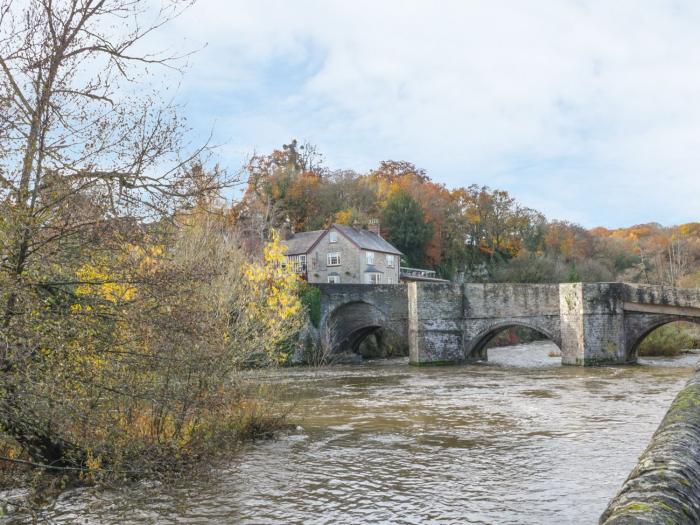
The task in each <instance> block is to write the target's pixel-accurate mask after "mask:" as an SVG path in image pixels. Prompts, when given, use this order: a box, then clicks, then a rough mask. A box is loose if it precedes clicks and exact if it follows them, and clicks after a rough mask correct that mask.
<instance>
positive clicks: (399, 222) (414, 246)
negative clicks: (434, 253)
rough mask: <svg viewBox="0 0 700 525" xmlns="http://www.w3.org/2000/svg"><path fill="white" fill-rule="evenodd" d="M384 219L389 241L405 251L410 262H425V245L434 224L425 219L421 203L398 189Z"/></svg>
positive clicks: (412, 263)
mask: <svg viewBox="0 0 700 525" xmlns="http://www.w3.org/2000/svg"><path fill="white" fill-rule="evenodd" d="M382 220H383V224H384V226H385V227H386V229H387V231H388V232H389V241H391V243H392V244H393V245H394V246H396V247H397V248H398V249H399V250H401V251H402V252H403V253H404V255H405V256H406V259H407V261H408V264H409V265H411V266H421V265H422V264H424V261H425V247H426V245H427V244H428V241H430V238H431V237H432V235H433V226H432V224H430V223H429V222H427V221H426V220H425V216H424V215H423V210H422V208H421V206H420V204H419V203H418V202H417V201H416V200H415V199H414V198H413V197H411V195H409V194H408V192H406V191H403V190H401V191H398V192H396V193H395V194H394V195H392V196H391V198H390V199H389V201H388V202H387V205H386V208H385V209H384V217H383V219H382Z"/></svg>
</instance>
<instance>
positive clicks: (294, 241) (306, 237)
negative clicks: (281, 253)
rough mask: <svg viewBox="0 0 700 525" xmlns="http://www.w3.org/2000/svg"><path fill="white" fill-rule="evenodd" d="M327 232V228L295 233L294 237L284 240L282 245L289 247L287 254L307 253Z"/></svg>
mask: <svg viewBox="0 0 700 525" xmlns="http://www.w3.org/2000/svg"><path fill="white" fill-rule="evenodd" d="M325 232H326V230H316V231H312V232H299V233H295V234H294V236H293V237H291V238H289V239H285V240H284V241H282V245H284V246H286V247H287V251H286V252H285V255H300V254H303V253H307V252H308V251H309V250H310V249H311V247H312V246H313V245H314V244H315V243H316V241H317V240H318V239H319V237H321V235H323V234H324V233H325Z"/></svg>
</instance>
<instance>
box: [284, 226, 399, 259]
mask: <svg viewBox="0 0 700 525" xmlns="http://www.w3.org/2000/svg"><path fill="white" fill-rule="evenodd" d="M331 228H334V229H336V230H338V231H339V232H340V233H342V234H343V235H344V236H345V237H347V238H348V239H350V241H351V242H352V243H353V244H355V245H356V246H357V247H358V248H360V249H361V250H370V251H373V252H382V253H391V254H393V255H398V256H401V255H403V254H402V253H401V252H400V251H399V250H397V249H396V248H395V247H394V246H393V245H392V244H391V243H389V242H388V241H386V240H384V239H382V238H381V237H380V236H379V235H377V234H376V233H373V232H371V231H369V230H360V229H357V228H352V227H351V226H344V225H342V224H333V226H331ZM328 230H330V228H329V229H328ZM328 230H316V231H311V232H299V233H295V234H294V236H292V237H291V238H289V239H286V240H284V241H282V244H283V245H284V246H286V247H287V252H286V255H300V254H303V253H308V252H309V251H310V250H311V248H313V247H314V245H315V244H316V243H317V242H318V241H319V240H320V239H321V237H322V236H323V235H324V234H325V233H326V232H328Z"/></svg>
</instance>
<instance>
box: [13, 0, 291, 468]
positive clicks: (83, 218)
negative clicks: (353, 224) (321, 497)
mask: <svg viewBox="0 0 700 525" xmlns="http://www.w3.org/2000/svg"><path fill="white" fill-rule="evenodd" d="M187 4H188V2H180V1H171V2H165V3H163V4H162V6H161V8H160V10H157V11H156V12H155V13H154V12H153V11H152V9H153V7H152V5H151V4H150V3H147V2H144V1H138V0H63V1H51V0H37V1H35V2H25V3H16V4H15V3H12V2H2V3H0V374H2V375H1V376H0V437H3V438H7V437H9V438H12V439H13V440H14V441H15V442H16V443H18V444H19V445H20V448H21V449H22V450H23V451H24V453H25V454H27V455H28V457H29V459H30V460H31V461H32V462H34V463H35V464H40V465H44V466H45V467H47V468H50V469H65V470H66V471H67V472H81V473H84V472H92V471H98V472H117V473H121V474H120V475H122V474H125V473H127V474H128V475H138V473H140V472H143V471H144V470H147V469H148V467H147V465H148V466H150V467H154V466H156V465H160V467H163V468H165V467H167V466H168V465H172V463H173V460H174V458H176V457H178V458H181V459H182V458H186V457H189V458H196V457H198V455H200V454H202V453H203V452H204V451H205V450H206V446H205V445H206V440H208V439H210V438H212V437H213V436H215V435H216V434H217V432H218V431H219V430H221V431H223V430H226V428H230V427H228V426H227V425H229V424H230V422H231V417H232V409H233V407H234V406H235V405H233V404H229V403H228V402H229V401H231V400H233V399H234V398H235V396H236V395H240V394H236V392H238V390H237V388H238V387H237V386H236V385H233V384H232V383H231V378H230V376H229V375H228V372H229V371H230V370H231V369H232V368H233V367H235V366H236V363H237V362H238V361H239V359H238V358H237V357H236V355H237V352H238V351H239V350H240V349H242V348H250V346H248V345H253V346H258V347H260V348H268V346H266V345H267V343H265V341H263V338H264V339H266V340H267V341H269V342H270V344H272V343H274V342H275V341H281V340H283V339H285V338H286V337H288V336H289V334H288V333H287V332H286V329H287V327H290V326H293V325H294V323H293V320H294V318H295V315H296V310H295V307H294V303H293V301H292V300H291V299H290V298H289V297H287V296H286V295H285V294H283V297H280V296H279V292H280V290H282V289H284V290H286V289H287V288H284V287H283V288H279V287H277V286H275V283H274V280H275V279H277V278H278V277H279V276H278V275H277V274H276V273H275V272H276V271H277V270H275V268H277V266H278V262H277V261H268V262H266V263H265V262H258V263H256V262H255V261H254V260H250V257H249V256H248V255H247V254H246V253H245V252H243V251H242V250H241V247H240V240H239V239H237V237H236V236H235V235H232V234H231V233H230V232H228V231H227V230H226V228H227V225H228V223H229V221H228V217H229V214H228V212H227V211H223V210H224V209H223V208H222V207H221V206H220V203H219V199H218V198H217V196H218V195H219V194H220V191H221V189H222V188H224V187H227V186H229V185H231V184H232V183H234V182H235V181H234V180H232V179H231V178H229V177H228V176H227V174H226V173H225V172H223V171H221V170H217V169H205V168H204V167H203V165H202V164H201V163H200V160H201V159H202V158H203V157H204V153H205V148H203V147H201V148H194V149H192V150H188V149H187V148H185V147H184V145H183V137H184V134H185V132H186V131H187V130H186V129H185V128H184V127H183V125H182V123H181V121H180V119H179V118H178V112H177V107H175V106H173V105H171V104H169V103H167V102H164V101H162V100H160V97H159V96H158V95H157V92H156V91H154V90H152V89H150V87H149V84H148V82H147V80H148V78H149V75H150V74H151V73H152V72H155V71H158V70H160V71H172V70H173V68H177V66H178V64H179V60H178V57H176V56H170V55H164V54H157V53H156V54H153V53H151V54H144V53H143V52H140V50H143V49H147V48H148V45H149V44H148V42H147V41H146V39H147V37H148V36H149V35H150V34H151V33H152V32H154V31H156V30H157V29H158V28H160V27H161V26H162V25H163V24H165V23H167V22H168V21H169V20H171V19H172V18H173V17H175V16H177V15H178V13H179V12H180V10H181V9H183V8H184V7H186V6H187ZM146 20H149V21H150V22H149V23H148V24H144V21H146ZM159 68H160V69H159ZM287 156H288V158H289V162H292V163H294V164H300V163H302V164H303V162H304V160H303V158H300V157H303V156H300V155H297V154H296V153H295V152H292V151H290V152H287ZM195 210H198V211H197V213H195ZM255 264H262V265H263V267H265V265H267V267H268V269H267V270H261V271H262V272H263V274H264V275H267V276H271V278H272V279H273V281H266V282H269V283H270V286H269V287H261V286H260V284H259V283H257V282H256V276H257V275H259V272H257V270H256V271H253V270H251V271H250V272H249V273H247V274H246V273H245V271H244V270H245V268H254V267H255V266H249V265H255ZM265 272H267V273H265ZM256 305H257V306H256ZM269 305H275V307H277V306H280V305H283V306H284V309H281V310H280V311H282V312H286V313H285V314H284V315H282V317H280V316H279V315H278V316H273V317H268V318H267V319H266V321H265V322H266V323H267V322H268V321H269V322H273V321H274V323H273V325H268V324H265V326H263V325H261V324H260V322H259V319H260V316H259V315H258V314H259V312H258V313H255V312H256V310H255V308H267V307H268V306H269ZM251 308H252V310H251ZM231 327H235V329H232V328H231ZM274 333H277V334H278V335H279V337H277V336H272V337H270V336H271V334H274ZM166 457H169V458H170V461H158V459H161V460H163V459H164V458H166ZM0 459H2V458H0ZM4 459H5V460H8V458H4Z"/></svg>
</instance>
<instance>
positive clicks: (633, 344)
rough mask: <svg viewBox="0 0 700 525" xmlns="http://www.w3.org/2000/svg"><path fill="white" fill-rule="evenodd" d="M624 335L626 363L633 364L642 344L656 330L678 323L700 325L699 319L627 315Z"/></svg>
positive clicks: (674, 316)
mask: <svg viewBox="0 0 700 525" xmlns="http://www.w3.org/2000/svg"><path fill="white" fill-rule="evenodd" d="M628 316H629V317H628V322H627V326H626V329H627V333H626V339H627V344H626V355H625V360H626V361H627V362H630V363H631V362H635V361H636V360H637V353H638V351H639V346H640V345H641V344H642V342H643V341H644V340H645V339H646V338H647V336H649V335H650V334H651V333H652V332H653V331H654V330H656V329H657V328H661V327H662V326H665V325H667V324H671V323H676V322H679V321H682V322H686V323H695V324H698V325H700V317H696V316H688V315H674V314H632V315H629V314H628Z"/></svg>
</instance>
